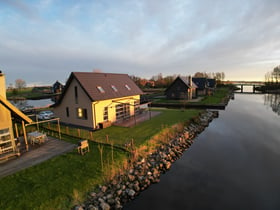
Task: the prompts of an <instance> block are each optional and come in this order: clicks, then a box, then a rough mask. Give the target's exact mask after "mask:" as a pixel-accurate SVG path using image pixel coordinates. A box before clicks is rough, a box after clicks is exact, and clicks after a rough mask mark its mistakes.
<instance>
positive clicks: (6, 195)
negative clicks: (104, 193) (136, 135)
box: [0, 143, 126, 209]
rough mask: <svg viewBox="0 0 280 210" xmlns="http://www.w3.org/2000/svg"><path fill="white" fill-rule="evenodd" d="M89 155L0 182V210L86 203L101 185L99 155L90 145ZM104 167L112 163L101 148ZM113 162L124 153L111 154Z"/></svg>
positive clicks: (65, 156) (61, 158)
mask: <svg viewBox="0 0 280 210" xmlns="http://www.w3.org/2000/svg"><path fill="white" fill-rule="evenodd" d="M90 150H91V151H90V153H87V154H86V155H84V156H81V155H79V154H78V153H77V151H73V152H70V153H67V154H63V155H60V156H58V157H55V158H52V159H50V160H48V161H45V162H43V163H41V164H39V165H36V166H33V167H31V168H28V169H25V170H23V171H20V172H18V173H16V174H13V175H10V176H7V177H4V178H2V179H1V180H0V186H1V191H0V197H1V199H0V206H1V209H70V208H71V207H72V206H73V205H75V204H77V203H79V202H82V201H83V200H84V199H85V195H86V192H88V191H90V190H91V189H93V187H94V186H96V185H97V184H100V183H102V182H103V181H104V180H103V175H102V170H101V164H100V154H99V150H98V148H97V146H96V145H93V144H92V143H91V144H90ZM103 154H104V155H103V159H104V163H108V162H110V163H111V162H112V161H111V159H112V158H111V148H110V147H104V151H103ZM113 154H114V160H115V161H116V162H117V161H120V160H122V159H124V158H125V157H126V153H125V152H123V151H119V150H114V153H113Z"/></svg>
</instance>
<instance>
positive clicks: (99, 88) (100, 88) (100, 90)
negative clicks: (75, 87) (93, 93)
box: [96, 86, 105, 93]
mask: <svg viewBox="0 0 280 210" xmlns="http://www.w3.org/2000/svg"><path fill="white" fill-rule="evenodd" d="M96 88H97V89H98V90H99V92H100V93H105V90H104V89H103V88H102V87H101V86H97V87H96Z"/></svg>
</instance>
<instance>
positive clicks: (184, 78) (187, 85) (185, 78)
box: [165, 76, 197, 92]
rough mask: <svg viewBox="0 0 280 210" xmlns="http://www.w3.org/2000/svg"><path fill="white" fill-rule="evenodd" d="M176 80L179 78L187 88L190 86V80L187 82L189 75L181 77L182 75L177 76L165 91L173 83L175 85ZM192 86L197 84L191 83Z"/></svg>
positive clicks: (194, 86) (195, 86)
mask: <svg viewBox="0 0 280 210" xmlns="http://www.w3.org/2000/svg"><path fill="white" fill-rule="evenodd" d="M178 80H181V81H182V82H183V83H184V84H185V85H186V87H187V88H190V82H189V77H182V76H178V77H177V78H176V79H175V80H174V81H173V82H172V83H171V84H170V85H169V86H168V87H167V89H166V90H165V92H167V91H168V90H169V88H171V87H172V86H173V85H175V84H176V83H177V81H178ZM192 88H197V85H196V84H194V83H192Z"/></svg>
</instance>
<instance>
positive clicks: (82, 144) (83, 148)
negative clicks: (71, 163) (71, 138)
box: [78, 140, 89, 155]
mask: <svg viewBox="0 0 280 210" xmlns="http://www.w3.org/2000/svg"><path fill="white" fill-rule="evenodd" d="M87 152H89V145H88V140H82V141H79V144H78V153H79V154H81V155H84V154H85V153H87Z"/></svg>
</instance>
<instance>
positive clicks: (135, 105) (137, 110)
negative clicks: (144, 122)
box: [134, 100, 140, 115]
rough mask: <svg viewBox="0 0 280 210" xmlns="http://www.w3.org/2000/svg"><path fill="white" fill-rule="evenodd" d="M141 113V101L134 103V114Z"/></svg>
mask: <svg viewBox="0 0 280 210" xmlns="http://www.w3.org/2000/svg"><path fill="white" fill-rule="evenodd" d="M139 113H140V100H137V101H134V114H135V115H136V114H139Z"/></svg>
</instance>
